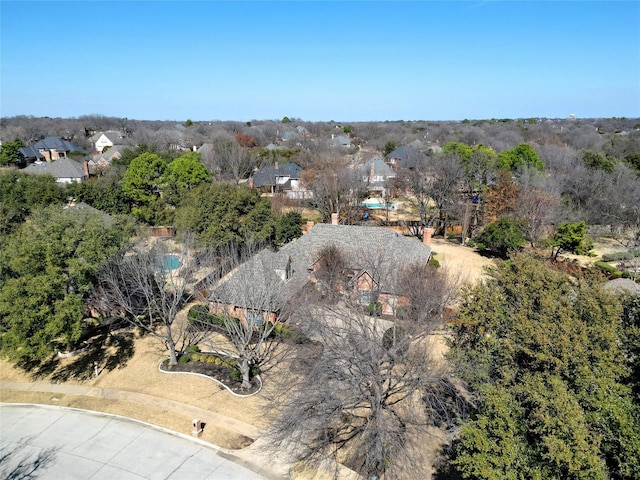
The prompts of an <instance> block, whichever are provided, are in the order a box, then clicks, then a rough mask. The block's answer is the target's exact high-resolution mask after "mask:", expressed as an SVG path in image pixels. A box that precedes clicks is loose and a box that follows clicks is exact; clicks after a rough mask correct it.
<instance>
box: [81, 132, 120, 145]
mask: <svg viewBox="0 0 640 480" xmlns="http://www.w3.org/2000/svg"><path fill="white" fill-rule="evenodd" d="M102 135H104V136H105V137H107V139H108V140H109V141H110V142H111V143H113V144H114V145H115V144H116V143H118V142H119V141H120V140H121V139H123V138H124V135H122V132H119V131H118V130H107V131H106V132H99V133H96V134H95V135H93V136H92V137H91V138H90V139H89V140H90V141H91V142H92V143H96V142H97V141H98V140H100V137H102Z"/></svg>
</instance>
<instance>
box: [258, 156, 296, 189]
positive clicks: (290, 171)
mask: <svg viewBox="0 0 640 480" xmlns="http://www.w3.org/2000/svg"><path fill="white" fill-rule="evenodd" d="M301 171H302V167H301V166H300V165H298V164H297V163H295V162H288V163H286V164H285V165H283V166H282V167H278V168H276V166H275V165H268V166H266V167H262V168H261V169H260V170H258V171H257V172H255V173H254V174H253V177H252V178H253V185H254V186H255V187H264V186H274V185H276V184H277V182H276V178H279V177H289V179H293V180H298V179H299V178H300V172H301Z"/></svg>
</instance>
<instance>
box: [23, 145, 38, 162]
mask: <svg viewBox="0 0 640 480" xmlns="http://www.w3.org/2000/svg"><path fill="white" fill-rule="evenodd" d="M18 154H19V155H21V156H22V157H24V158H35V159H36V160H38V159H44V155H43V154H41V153H40V152H39V151H38V149H37V148H33V146H31V145H30V146H28V147H22V148H20V149H19V150H18Z"/></svg>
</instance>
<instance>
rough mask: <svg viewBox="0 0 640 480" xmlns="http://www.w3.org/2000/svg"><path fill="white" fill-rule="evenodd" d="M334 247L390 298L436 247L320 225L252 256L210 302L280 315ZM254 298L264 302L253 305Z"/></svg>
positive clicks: (374, 231)
mask: <svg viewBox="0 0 640 480" xmlns="http://www.w3.org/2000/svg"><path fill="white" fill-rule="evenodd" d="M332 245H333V246H335V247H337V248H339V249H340V251H341V253H342V254H343V255H344V257H345V259H346V260H347V263H348V264H349V266H350V268H352V269H354V270H356V271H358V272H360V274H362V273H363V272H367V273H369V275H371V276H372V277H373V278H375V279H376V282H378V284H379V287H380V289H381V291H382V292H385V293H401V292H397V289H398V288H397V283H398V275H399V273H400V272H402V270H403V268H404V267H408V266H410V265H413V264H426V263H427V262H428V261H429V258H430V257H431V247H429V246H428V245H425V244H424V243H422V242H420V241H419V240H418V239H416V238H408V237H404V236H403V235H400V234H399V233H397V232H395V231H393V230H390V229H385V228H380V227H362V226H354V225H326V224H318V225H315V226H314V227H313V228H312V229H311V230H309V231H308V232H307V233H306V234H304V235H303V236H302V237H300V238H298V239H296V240H294V241H292V242H290V243H287V244H286V245H284V246H283V247H282V248H280V250H278V251H277V252H274V251H271V250H263V251H262V252H260V253H259V254H257V255H255V256H253V257H252V258H251V259H249V260H248V261H247V262H245V263H244V264H242V265H241V266H240V267H239V268H238V269H237V270H235V271H234V272H232V273H230V274H229V275H227V277H225V278H224V279H223V280H222V281H221V282H220V284H219V286H218V287H217V288H215V289H214V290H213V293H212V294H211V297H210V298H211V299H212V300H215V301H219V302H222V303H229V304H233V305H236V306H239V307H244V308H260V309H261V310H267V308H264V307H269V310H270V311H278V310H279V307H280V306H281V305H282V304H283V302H285V301H286V300H287V298H291V297H292V296H293V295H295V294H296V293H297V292H299V289H300V288H302V286H304V285H305V284H307V283H308V282H309V280H310V279H311V269H312V268H313V265H314V264H315V263H316V262H317V261H318V260H319V259H320V256H321V252H322V250H323V248H325V247H328V246H332ZM283 272H289V276H287V275H285V274H283ZM247 292H249V293H250V294H248V293H247ZM250 298H255V299H260V300H256V301H254V302H253V304H250V303H251V302H248V301H247V299H250Z"/></svg>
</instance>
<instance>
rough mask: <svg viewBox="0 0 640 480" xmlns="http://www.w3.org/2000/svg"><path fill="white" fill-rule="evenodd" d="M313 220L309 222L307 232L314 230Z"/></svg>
mask: <svg viewBox="0 0 640 480" xmlns="http://www.w3.org/2000/svg"><path fill="white" fill-rule="evenodd" d="M313 225H314V223H313V220H307V227H306V231H307V232H308V231H309V230H311V229H312V228H313Z"/></svg>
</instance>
